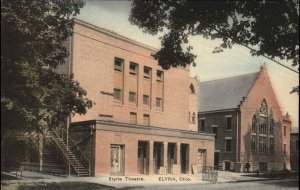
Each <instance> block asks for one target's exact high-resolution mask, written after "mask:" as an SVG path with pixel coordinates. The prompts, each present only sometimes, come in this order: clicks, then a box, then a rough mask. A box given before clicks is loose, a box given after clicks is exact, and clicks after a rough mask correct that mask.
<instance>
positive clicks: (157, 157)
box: [153, 142, 164, 174]
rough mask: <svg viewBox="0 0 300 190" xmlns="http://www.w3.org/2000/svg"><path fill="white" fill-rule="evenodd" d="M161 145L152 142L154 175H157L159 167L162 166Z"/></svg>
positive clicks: (160, 143) (162, 153)
mask: <svg viewBox="0 0 300 190" xmlns="http://www.w3.org/2000/svg"><path fill="white" fill-rule="evenodd" d="M163 146H164V145H163V143H162V142H154V148H153V158H154V159H153V162H154V163H153V167H154V173H155V174H158V170H159V168H160V166H163V155H164V152H163Z"/></svg>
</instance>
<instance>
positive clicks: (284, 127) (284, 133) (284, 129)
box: [283, 126, 286, 136]
mask: <svg viewBox="0 0 300 190" xmlns="http://www.w3.org/2000/svg"><path fill="white" fill-rule="evenodd" d="M283 136H286V126H283Z"/></svg>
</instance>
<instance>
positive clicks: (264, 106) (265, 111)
mask: <svg viewBox="0 0 300 190" xmlns="http://www.w3.org/2000/svg"><path fill="white" fill-rule="evenodd" d="M259 112H260V113H262V114H264V115H268V105H267V101H266V99H263V101H262V102H261V105H260V109H259Z"/></svg>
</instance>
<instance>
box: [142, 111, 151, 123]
mask: <svg viewBox="0 0 300 190" xmlns="http://www.w3.org/2000/svg"><path fill="white" fill-rule="evenodd" d="M143 124H144V125H150V115H148V114H144V121H143Z"/></svg>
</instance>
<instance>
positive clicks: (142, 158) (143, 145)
mask: <svg viewBox="0 0 300 190" xmlns="http://www.w3.org/2000/svg"><path fill="white" fill-rule="evenodd" d="M138 171H139V173H140V174H149V142H145V141H139V142H138Z"/></svg>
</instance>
